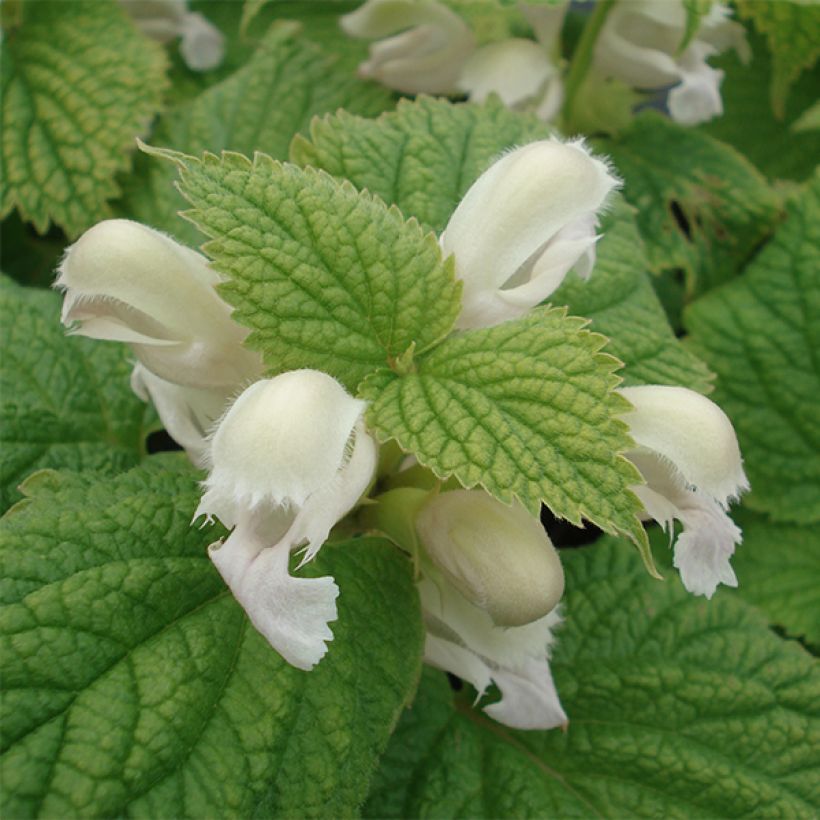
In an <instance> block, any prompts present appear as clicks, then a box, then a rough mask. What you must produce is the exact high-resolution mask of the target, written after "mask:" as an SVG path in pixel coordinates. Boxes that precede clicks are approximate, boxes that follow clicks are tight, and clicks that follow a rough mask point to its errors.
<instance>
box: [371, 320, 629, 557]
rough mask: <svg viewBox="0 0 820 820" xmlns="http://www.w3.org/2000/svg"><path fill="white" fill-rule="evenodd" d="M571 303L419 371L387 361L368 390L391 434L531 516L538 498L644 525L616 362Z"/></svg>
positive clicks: (578, 515) (506, 327) (449, 344)
mask: <svg viewBox="0 0 820 820" xmlns="http://www.w3.org/2000/svg"><path fill="white" fill-rule="evenodd" d="M585 324H586V322H585V320H583V319H578V318H575V317H567V316H566V311H565V310H564V309H562V308H554V309H545V308H536V309H535V310H533V311H531V312H530V313H529V314H528V315H527V316H525V317H524V318H522V319H518V320H515V321H510V322H504V323H503V324H501V325H496V326H495V327H492V328H483V329H480V330H471V331H466V332H464V333H459V334H457V335H456V336H453V337H451V338H450V339H447V340H446V341H445V342H443V343H442V344H441V345H439V346H438V347H437V348H436V349H435V350H433V351H432V352H431V353H430V354H428V355H427V356H426V357H423V358H421V359H420V360H419V361H418V362H417V364H416V368H415V371H414V372H412V373H408V374H406V375H403V376H399V375H397V374H395V373H392V372H391V371H389V370H382V371H379V372H377V373H375V374H373V376H371V377H370V378H368V379H367V381H365V383H364V384H363V385H362V388H361V391H362V394H363V396H364V397H365V398H366V399H369V400H370V401H371V402H372V404H371V407H370V408H369V411H368V419H369V421H370V424H371V425H372V427H373V428H374V430H375V431H376V433H377V435H378V436H379V437H380V438H381V439H382V440H383V441H384V440H387V439H390V438H393V439H396V441H398V443H399V445H400V446H401V448H402V449H403V450H405V451H406V452H408V453H412V454H413V455H415V456H416V457H417V458H418V460H419V462H420V463H421V464H423V465H424V466H426V467H429V468H430V469H432V470H433V471H434V472H435V473H436V475H438V476H439V477H441V478H445V477H448V476H451V475H454V476H455V477H456V478H457V479H458V480H459V482H460V483H461V484H462V485H463V486H465V487H474V486H476V485H480V486H482V487H484V488H485V489H486V490H488V491H489V492H490V493H492V494H493V495H494V496H495V497H496V498H499V499H501V500H502V501H505V502H507V503H509V502H510V501H511V500H512V499H513V498H517V499H519V500H520V501H521V503H522V504H523V505H524V506H525V507H527V508H528V509H529V510H530V512H531V513H532V514H533V515H538V512H539V509H540V505H541V502H543V503H545V504H546V505H547V506H548V507H549V508H550V510H551V511H552V512H553V513H554V514H555V515H556V516H558V517H559V518H566V519H567V520H568V521H570V522H572V523H573V524H576V525H580V524H581V519H582V518H587V519H588V520H590V521H592V522H593V523H595V524H597V525H598V526H599V527H601V528H602V529H606V530H609V531H612V532H622V533H627V534H629V535H630V536H631V537H632V538H633V539H634V540H635V542H636V543H637V544H639V545H640V544H643V543H644V542H645V534H644V530H643V527H642V526H641V524H640V522H639V520H638V518H637V513H638V512H639V511H640V509H641V507H640V504H639V503H638V501H637V499H636V498H635V496H634V495H633V494H632V493H631V492H630V490H629V489H628V488H629V486H631V485H633V484H639V483H640V482H641V479H640V476H639V474H638V473H637V472H636V470H635V468H634V467H633V466H632V464H631V463H630V462H628V461H627V460H626V459H625V458H623V456H622V455H619V454H621V453H623V452H625V451H626V450H627V449H629V447H630V445H631V439H630V438H629V436H628V435H627V432H626V425H625V424H624V423H623V422H622V421H620V420H619V419H617V418H616V416H617V414H619V413H623V412H625V406H626V405H625V402H624V400H623V399H621V397H620V396H618V395H617V394H615V393H613V392H612V391H613V388H614V387H615V386H616V385H617V384H618V382H619V381H620V380H619V379H618V377H617V376H616V375H615V373H614V371H615V369H616V368H617V367H618V364H619V363H618V361H617V360H616V359H614V358H613V357H611V356H608V355H606V354H603V353H600V352H599V351H600V349H601V347H602V346H603V344H604V342H605V339H604V337H603V336H600V335H598V334H596V333H590V332H589V331H587V330H584V329H583V326H584V325H585Z"/></svg>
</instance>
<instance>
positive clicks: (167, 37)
mask: <svg viewBox="0 0 820 820" xmlns="http://www.w3.org/2000/svg"><path fill="white" fill-rule="evenodd" d="M119 2H120V5H121V6H122V7H123V8H124V9H125V10H126V11H127V12H128V14H129V15H130V17H131V18H132V19H133V20H134V22H135V23H136V24H137V27H138V28H139V29H140V31H142V33H143V34H145V35H146V36H147V37H150V38H152V39H153V40H157V42H160V43H168V42H170V41H171V40H174V39H176V38H177V37H181V38H182V42H181V43H180V49H179V50H180V53H181V54H182V58H183V60H185V64H186V65H187V66H188V68H190V69H191V70H193V71H208V70H210V69H212V68H216V67H217V66H218V65H219V64H220V63H221V62H222V58H223V57H224V55H225V38H224V37H223V36H222V32H221V31H220V30H219V29H218V28H216V26H214V25H213V24H212V23H209V22H208V21H207V20H206V19H205V18H204V17H203V16H202V15H201V14H200V13H199V12H190V11H188V3H187V0H119Z"/></svg>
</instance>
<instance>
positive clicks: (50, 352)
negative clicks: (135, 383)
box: [0, 279, 151, 511]
mask: <svg viewBox="0 0 820 820" xmlns="http://www.w3.org/2000/svg"><path fill="white" fill-rule="evenodd" d="M0 282H2V285H1V286H0V334H1V336H2V341H1V342H0V344H1V345H2V348H3V356H2V359H0V431H2V433H1V434H0V439H2V441H1V442H0V445H1V446H0V451H2V456H0V511H2V510H5V509H6V508H7V507H8V506H9V505H10V504H12V503H14V502H15V501H17V500H18V499H19V498H20V494H19V493H18V492H17V485H18V484H19V483H20V482H21V481H22V480H23V479H24V478H25V477H26V476H27V475H28V474H29V473H31V472H33V471H35V470H39V469H42V468H44V467H54V468H65V469H71V470H103V471H106V472H117V471H120V470H124V469H127V468H129V467H131V466H133V465H134V464H135V463H136V462H137V461H138V460H139V459H140V458H141V456H142V453H143V452H144V450H143V447H144V440H145V436H146V433H147V428H148V425H149V421H150V418H151V415H150V412H149V410H148V408H147V407H146V405H145V404H144V403H143V402H142V401H140V399H138V398H137V397H136V396H135V395H134V393H133V392H132V390H131V387H130V384H129V375H130V372H131V367H132V364H131V354H130V352H129V351H128V350H127V349H126V348H125V347H124V346H123V345H120V344H113V343H105V342H98V341H93V340H91V339H83V338H81V337H79V336H73V337H70V338H66V335H65V328H63V326H62V325H61V324H60V307H59V305H60V298H59V297H58V296H57V294H56V293H49V292H47V291H42V290H34V289H30V288H22V287H20V286H19V285H15V284H14V283H12V282H10V281H9V280H6V279H2V280H0Z"/></svg>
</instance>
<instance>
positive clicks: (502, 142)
mask: <svg viewBox="0 0 820 820" xmlns="http://www.w3.org/2000/svg"><path fill="white" fill-rule="evenodd" d="M549 134H550V129H549V127H548V126H547V125H546V124H545V123H543V122H541V121H540V120H537V119H536V118H535V117H532V116H529V115H523V114H517V113H515V112H513V111H510V110H509V109H507V108H505V107H504V106H503V105H502V104H501V103H500V102H498V100H495V99H493V100H491V101H490V102H488V103H486V104H485V105H473V104H461V105H454V104H453V103H450V102H448V101H447V100H442V99H433V98H431V97H419V98H418V99H416V100H415V101H413V102H409V101H407V100H402V101H401V102H400V103H399V104H398V106H397V107H396V110H395V112H389V113H387V114H383V115H382V116H381V117H379V118H378V119H377V120H368V119H364V118H363V117H356V116H351V115H350V114H348V113H346V112H344V111H340V112H339V113H338V114H336V115H333V116H328V117H325V118H323V119H321V120H314V122H313V123H312V124H311V127H310V139H309V140H308V139H306V138H304V137H301V136H299V137H297V138H296V139H295V140H294V142H293V145H292V146H291V159H292V160H293V161H294V162H296V163H297V164H299V165H313V166H315V167H317V168H322V169H324V170H325V171H327V172H328V173H330V174H333V175H334V176H337V177H342V178H345V179H349V180H350V181H351V182H352V183H353V184H354V185H355V186H356V187H357V188H359V189H361V190H365V189H366V190H368V191H370V192H371V193H374V194H377V195H378V196H380V197H381V198H382V199H383V200H384V201H385V202H387V203H392V204H395V205H398V207H399V208H400V209H401V210H402V212H403V213H404V214H405V215H406V216H415V217H416V218H417V219H418V220H420V221H421V223H422V224H423V225H425V226H428V227H430V228H432V229H433V230H434V231H436V232H437V233H438V232H440V231H442V230H443V229H444V227H445V226H446V224H447V221H448V220H449V218H450V215H451V214H452V212H453V211H454V210H455V208H456V206H457V205H458V203H459V202H460V201H461V198H462V197H463V196H464V194H465V193H466V192H467V189H468V188H469V187H470V185H472V184H473V182H475V180H476V179H477V178H478V177H479V176H480V175H481V174H482V173H483V172H484V171H485V170H486V169H487V168H488V167H489V166H490V165H491V164H492V162H493V161H494V160H495V159H496V158H497V157H498V156H499V155H500V154H501V153H502V152H503V151H505V150H507V149H509V148H513V147H515V146H517V145H522V144H525V143H528V142H532V141H533V140H536V139H546V138H547V137H548V136H549Z"/></svg>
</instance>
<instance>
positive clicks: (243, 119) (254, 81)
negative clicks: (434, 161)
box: [121, 25, 390, 246]
mask: <svg viewBox="0 0 820 820" xmlns="http://www.w3.org/2000/svg"><path fill="white" fill-rule="evenodd" d="M246 48H247V46H246ZM389 100H390V98H389V95H387V93H386V92H385V91H384V89H381V88H380V87H378V86H376V85H374V84H372V83H365V82H362V81H360V80H357V79H356V78H355V77H354V76H353V74H352V73H347V72H344V73H343V72H341V71H340V70H339V69H338V68H335V67H334V65H333V62H332V60H330V59H329V58H328V57H327V56H326V55H325V54H323V53H322V52H321V51H320V50H319V49H318V48H317V47H316V46H314V45H313V44H312V43H310V42H308V41H307V40H305V39H304V37H301V36H298V34H297V33H296V31H295V27H294V26H292V25H278V26H272V27H271V28H270V30H269V31H268V32H267V33H266V34H265V36H264V37H263V38H262V40H261V42H260V43H259V45H258V46H257V47H256V50H255V51H254V53H253V56H252V57H251V59H250V60H249V61H248V62H247V63H246V64H245V65H244V66H243V67H242V68H240V69H239V70H238V71H236V72H234V73H233V74H231V75H230V76H229V77H228V78H227V79H226V80H224V81H223V82H221V83H218V84H217V85H214V86H212V87H211V88H209V89H207V90H206V91H204V92H203V93H201V94H200V95H199V96H197V97H196V98H194V99H193V100H190V101H189V102H186V103H183V104H181V105H177V106H175V107H174V108H172V109H171V110H169V111H168V112H166V113H165V114H164V115H163V116H162V118H161V119H160V122H159V125H158V127H157V129H156V130H155V132H154V135H153V137H152V141H153V142H154V143H156V144H158V145H170V146H172V147H173V148H175V149H176V150H178V151H184V152H186V153H189V154H194V155H198V154H200V153H202V152H203V151H213V152H216V151H221V150H224V149H229V150H232V151H238V152H240V153H244V154H252V153H253V152H254V151H264V152H265V153H266V154H268V155H270V156H272V157H274V158H276V159H286V158H287V154H288V145H289V144H290V141H291V138H292V137H293V135H294V134H295V133H296V132H297V131H303V130H307V126H308V123H309V122H310V120H311V118H312V117H313V116H315V115H317V114H324V113H325V112H327V111H335V110H336V109H337V108H342V107H344V108H346V109H349V110H351V111H355V112H357V113H364V114H370V113H373V114H376V113H378V112H380V111H382V110H383V109H384V108H385V107H387V105H388V104H389ZM137 170H138V172H139V175H138V176H134V177H132V178H131V179H130V180H129V182H128V183H127V189H126V196H125V200H124V202H123V203H122V205H121V207H122V209H123V211H124V212H125V213H126V214H127V215H128V216H131V217H132V218H134V219H137V220H139V221H140V222H145V223H147V224H149V225H152V226H154V227H155V228H159V229H160V230H164V231H168V232H169V233H172V234H173V235H174V236H176V237H177V238H179V239H180V240H184V241H187V242H188V243H189V244H191V245H193V246H195V245H197V244H198V243H199V241H200V240H201V237H200V235H199V234H198V232H197V231H196V229H195V228H194V227H193V226H192V225H190V224H189V223H187V222H185V221H184V220H181V219H180V218H179V215H178V212H179V210H180V208H182V207H184V205H185V201H184V199H183V198H182V197H181V196H180V195H179V192H178V191H177V190H176V189H175V188H174V185H173V181H174V177H175V171H174V169H173V167H172V166H170V165H167V164H164V163H158V162H155V161H153V160H152V159H151V158H150V157H140V159H138V161H137Z"/></svg>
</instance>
